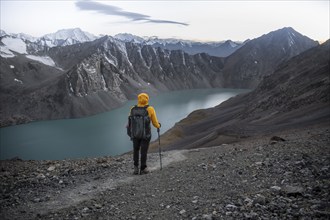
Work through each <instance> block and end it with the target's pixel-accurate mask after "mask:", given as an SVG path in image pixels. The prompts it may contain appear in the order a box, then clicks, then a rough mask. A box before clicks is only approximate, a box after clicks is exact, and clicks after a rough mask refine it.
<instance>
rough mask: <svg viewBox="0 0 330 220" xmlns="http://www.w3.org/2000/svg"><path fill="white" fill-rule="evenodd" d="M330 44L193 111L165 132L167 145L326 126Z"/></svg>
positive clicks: (207, 142) (215, 142)
mask: <svg viewBox="0 0 330 220" xmlns="http://www.w3.org/2000/svg"><path fill="white" fill-rule="evenodd" d="M329 44H330V42H329V41H327V42H325V43H324V44H322V45H320V46H318V47H315V48H312V49H310V50H308V51H306V52H304V53H302V54H300V55H298V56H296V57H294V58H292V59H291V60H289V61H288V62H285V63H282V65H280V66H279V67H278V68H277V70H276V71H275V72H274V73H273V74H272V75H270V76H268V77H266V78H265V79H264V80H263V81H262V82H261V83H260V84H259V86H258V87H257V88H256V89H255V90H253V91H252V92H250V93H247V94H242V95H239V96H237V97H234V98H231V99H229V100H227V101H226V102H224V103H222V104H221V105H219V106H216V107H214V108H211V109H207V110H197V111H195V112H193V113H191V114H190V115H189V116H188V117H187V118H185V119H183V120H182V121H180V122H178V123H177V124H176V125H175V126H174V127H173V128H172V129H171V130H169V131H168V132H166V133H165V134H164V135H162V139H163V143H164V144H165V145H166V147H165V148H166V149H181V148H195V147H200V146H214V145H219V144H222V143H231V142H235V141H238V140H240V139H241V138H245V137H251V136H256V135H259V134H268V133H271V132H276V131H281V130H286V129H293V128H302V127H306V126H313V125H324V126H328V125H329V123H330V93H329V90H330V79H329V71H330V70H329V63H330V62H329V60H330V57H329ZM155 145H156V143H154V146H155Z"/></svg>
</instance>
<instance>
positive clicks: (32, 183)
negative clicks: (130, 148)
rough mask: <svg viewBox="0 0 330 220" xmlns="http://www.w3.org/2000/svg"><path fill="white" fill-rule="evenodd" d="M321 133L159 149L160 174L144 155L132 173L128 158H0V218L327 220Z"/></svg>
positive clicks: (327, 150)
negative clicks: (144, 163)
mask: <svg viewBox="0 0 330 220" xmlns="http://www.w3.org/2000/svg"><path fill="white" fill-rule="evenodd" d="M329 131H330V129H329V128H314V129H308V130H304V131H291V132H283V133H278V134H276V135H277V138H276V137H273V138H272V136H267V137H260V138H255V139H253V140H245V141H242V142H240V143H236V144H230V145H221V146H216V147H212V148H205V149H193V150H181V151H167V152H163V169H162V170H160V169H159V157H158V153H152V154H149V155H148V156H149V158H148V162H149V167H150V168H151V170H152V172H151V173H150V174H147V175H139V176H134V175H132V174H131V173H132V159H131V155H122V156H118V157H102V158H94V159H81V160H63V161H21V160H19V159H16V160H7V161H1V162H0V165H1V166H0V186H1V188H0V190H1V191H0V192H1V198H0V218H1V219H330V202H329V201H330V196H329V191H330V190H329V187H330V174H329V168H330V132H329ZM274 135H275V134H274ZM278 137H281V138H282V139H281V138H278Z"/></svg>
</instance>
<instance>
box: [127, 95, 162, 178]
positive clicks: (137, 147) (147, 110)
mask: <svg viewBox="0 0 330 220" xmlns="http://www.w3.org/2000/svg"><path fill="white" fill-rule="evenodd" d="M148 104H149V96H148V94H146V93H141V94H139V95H138V104H137V105H135V106H133V107H132V108H131V111H130V116H129V119H128V120H129V122H128V126H127V134H128V135H129V136H130V137H131V140H132V141H133V160H134V172H133V174H134V175H137V174H147V173H149V170H148V168H147V153H148V148H149V143H150V139H151V126H150V121H151V122H152V125H153V126H154V127H155V128H157V131H158V132H159V128H160V127H161V124H160V123H159V122H158V119H157V116H156V112H155V109H154V108H153V107H152V106H149V105H148ZM140 153H141V166H140V169H139V154H140Z"/></svg>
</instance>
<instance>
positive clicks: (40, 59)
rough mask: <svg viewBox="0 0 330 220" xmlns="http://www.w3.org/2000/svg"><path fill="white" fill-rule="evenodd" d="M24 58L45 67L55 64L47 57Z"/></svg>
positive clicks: (32, 56)
mask: <svg viewBox="0 0 330 220" xmlns="http://www.w3.org/2000/svg"><path fill="white" fill-rule="evenodd" d="M26 57H27V58H29V59H31V60H35V61H38V62H40V63H43V64H45V65H48V66H55V62H54V61H53V60H52V58H50V57H49V56H44V57H40V56H35V55H27V56H26Z"/></svg>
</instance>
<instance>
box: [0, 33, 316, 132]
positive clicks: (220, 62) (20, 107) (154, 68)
mask: <svg viewBox="0 0 330 220" xmlns="http://www.w3.org/2000/svg"><path fill="white" fill-rule="evenodd" d="M1 35H2V36H1V37H0V42H1V44H0V51H1V52H0V61H1V62H0V67H1V72H0V78H1V81H0V92H1V93H0V101H1V103H2V105H1V110H0V125H1V126H7V125H12V124H19V123H26V122H29V121H34V120H43V119H56V118H74V117H82V116H87V115H91V114H96V113H100V112H104V111H107V110H110V109H113V108H115V107H118V106H120V105H122V104H123V103H124V102H125V101H127V100H128V99H132V98H135V97H136V95H137V94H138V93H139V92H142V91H144V92H149V93H152V94H155V93H159V92H164V91H172V90H181V89H194V88H214V87H230V88H249V89H253V88H255V87H256V86H257V85H258V83H259V82H260V81H261V80H262V79H263V78H264V77H265V76H268V75H270V74H272V73H273V72H274V70H275V69H276V68H277V66H278V65H280V64H281V63H282V62H285V61H287V60H289V59H291V58H292V57H294V56H296V55H298V54H300V53H302V52H303V51H305V50H307V49H310V48H312V47H315V46H317V45H318V43H317V42H315V41H313V40H311V39H309V38H308V37H306V36H303V35H301V34H299V33H298V32H296V31H295V30H293V29H292V28H283V29H280V30H277V31H273V32H271V33H268V34H265V35H263V36H261V37H259V38H256V39H253V40H250V41H246V42H245V43H244V44H242V45H240V46H237V47H240V48H239V49H237V50H236V51H234V52H233V53H232V54H231V55H229V56H228V57H217V56H211V55H209V54H207V53H198V54H194V55H191V54H188V53H186V52H184V51H183V50H168V49H164V48H162V47H154V46H152V45H150V44H149V43H148V42H147V41H146V42H135V41H136V40H135V38H134V39H133V37H134V36H133V37H132V39H127V40H124V39H118V38H123V36H121V37H119V36H117V38H114V37H111V36H103V37H98V38H96V39H95V40H92V39H93V36H90V35H88V34H85V33H84V32H82V31H81V30H79V29H72V30H70V31H59V32H56V33H55V34H54V35H45V36H44V37H42V38H39V39H30V40H29V39H28V36H26V35H23V34H21V35H20V36H18V35H17V36H13V35H8V34H6V33H4V32H1ZM46 39H47V40H46ZM127 41H129V42H127ZM78 42H79V43H78ZM57 43H58V46H54V45H55V44H57ZM172 43H174V42H172ZM186 43H187V44H188V42H186ZM229 44H231V43H230V42H229Z"/></svg>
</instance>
